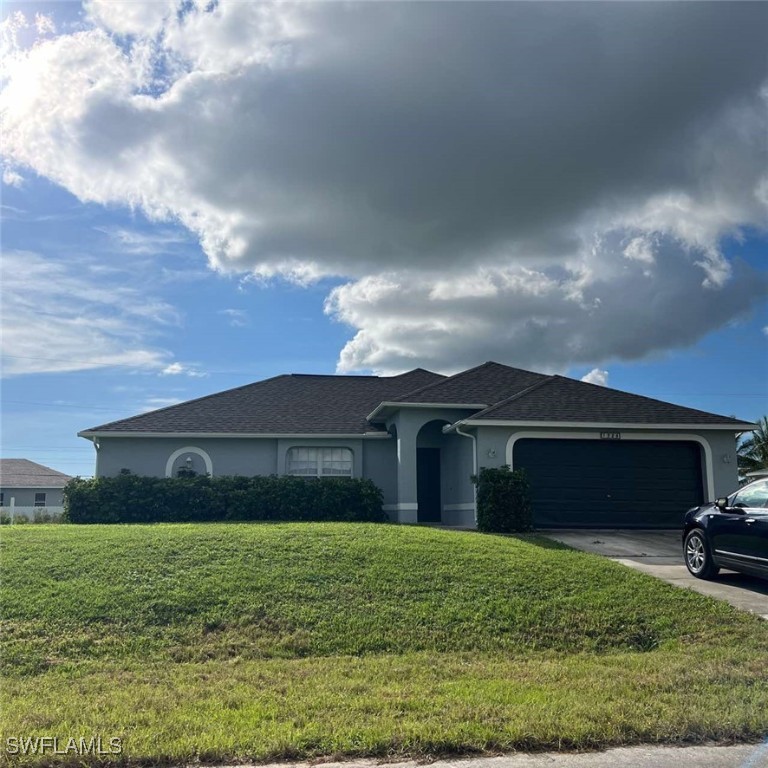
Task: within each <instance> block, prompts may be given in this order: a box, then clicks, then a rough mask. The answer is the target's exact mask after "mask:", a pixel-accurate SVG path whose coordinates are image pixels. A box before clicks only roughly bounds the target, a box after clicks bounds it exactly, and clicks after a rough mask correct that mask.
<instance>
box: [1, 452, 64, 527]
mask: <svg viewBox="0 0 768 768" xmlns="http://www.w3.org/2000/svg"><path fill="white" fill-rule="evenodd" d="M71 479H72V478H71V477H70V476H69V475H65V474H64V473H63V472H57V471H56V470H55V469H51V468H50V467H44V466H43V465H42V464H35V462H34V461H29V460H28V459H0V507H1V508H2V510H3V513H4V514H10V511H11V508H12V507H13V514H14V516H16V515H18V516H24V517H32V516H34V513H35V510H38V511H41V512H42V510H46V511H47V512H51V513H55V514H59V513H61V512H63V511H64V496H63V488H64V486H65V485H66V484H67V483H68V482H69V481H70V480H71Z"/></svg>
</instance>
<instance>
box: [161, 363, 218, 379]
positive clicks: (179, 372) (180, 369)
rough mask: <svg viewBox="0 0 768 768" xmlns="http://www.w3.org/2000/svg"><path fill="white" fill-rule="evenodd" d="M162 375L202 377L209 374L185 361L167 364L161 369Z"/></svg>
mask: <svg viewBox="0 0 768 768" xmlns="http://www.w3.org/2000/svg"><path fill="white" fill-rule="evenodd" d="M160 375H161V376H190V377H191V378H195V379H201V378H204V377H205V376H207V375H208V374H207V373H205V372H204V371H201V370H199V369H198V368H195V367H194V366H189V365H185V364H184V363H179V362H175V363H170V364H169V365H166V366H165V367H164V368H163V369H162V370H161V371H160Z"/></svg>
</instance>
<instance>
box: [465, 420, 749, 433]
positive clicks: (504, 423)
mask: <svg viewBox="0 0 768 768" xmlns="http://www.w3.org/2000/svg"><path fill="white" fill-rule="evenodd" d="M458 423H459V424H461V425H468V426H470V427H559V428H560V429H563V428H565V427H570V428H573V429H603V430H606V429H723V430H728V431H729V432H741V431H746V430H748V431H751V430H753V429H757V424H748V423H740V424H651V423H647V424H645V423H637V422H634V423H626V422H616V421H513V420H511V419H464V420H462V421H460V422H458ZM451 426H455V425H451Z"/></svg>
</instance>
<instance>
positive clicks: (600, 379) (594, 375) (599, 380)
mask: <svg viewBox="0 0 768 768" xmlns="http://www.w3.org/2000/svg"><path fill="white" fill-rule="evenodd" d="M581 380H582V381H586V382H587V384H597V385H598V386H601V387H607V386H608V371H601V370H600V369H599V368H593V369H592V370H591V371H590V372H589V373H587V374H585V375H584V376H582V377H581Z"/></svg>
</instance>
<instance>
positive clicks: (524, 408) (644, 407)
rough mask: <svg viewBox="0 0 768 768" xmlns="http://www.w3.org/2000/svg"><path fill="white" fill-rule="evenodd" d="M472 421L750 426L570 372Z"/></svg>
mask: <svg viewBox="0 0 768 768" xmlns="http://www.w3.org/2000/svg"><path fill="white" fill-rule="evenodd" d="M471 418H472V420H475V419H476V420H478V421H483V420H504V421H507V420H508V421H522V422H525V421H537V422H538V421H551V422H561V423H562V422H574V423H577V422H589V423H615V424H619V423H621V424H637V425H638V426H642V425H645V424H691V425H707V424H712V425H713V426H714V425H729V424H733V425H734V427H739V426H741V427H742V428H743V427H744V426H745V422H744V421H741V420H739V419H734V418H732V417H730V416H720V415H718V414H715V413H708V412H706V411H699V410H697V409H695V408H687V407H685V406H682V405H675V404H674V403H667V402H665V401H663V400H654V399H653V398H650V397H644V396H643V395H635V394H632V393H630V392H623V391H621V390H618V389H611V388H609V387H602V386H599V385H597V384H589V383H587V382H585V381H577V380H576V379H569V378H567V377H565V376H549V377H545V378H544V379H543V381H541V382H539V383H538V384H537V385H535V386H532V387H531V388H530V389H528V390H526V391H523V392H521V393H518V394H516V395H513V396H512V397H509V398H507V399H506V400H504V401H502V402H500V403H497V404H496V405H493V406H491V407H489V408H486V409H485V410H484V411H481V412H480V413H477V414H475V415H473V416H472V417H471Z"/></svg>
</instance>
